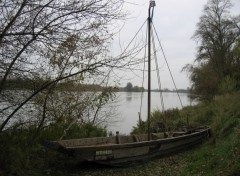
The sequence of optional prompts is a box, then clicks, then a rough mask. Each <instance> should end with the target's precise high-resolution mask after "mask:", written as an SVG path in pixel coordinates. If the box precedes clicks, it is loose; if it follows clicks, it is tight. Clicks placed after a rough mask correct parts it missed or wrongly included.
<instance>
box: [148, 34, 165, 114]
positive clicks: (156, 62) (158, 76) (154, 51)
mask: <svg viewBox="0 0 240 176" xmlns="http://www.w3.org/2000/svg"><path fill="white" fill-rule="evenodd" d="M151 32H152V33H153V30H151ZM152 44H153V53H154V59H155V65H156V71H157V79H158V87H159V93H160V100H161V105H162V112H164V110H165V108H164V101H163V94H162V91H161V89H162V88H161V87H162V86H161V77H160V73H159V67H158V61H157V50H156V45H155V40H154V36H153V35H152Z"/></svg>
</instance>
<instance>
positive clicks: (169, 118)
mask: <svg viewBox="0 0 240 176" xmlns="http://www.w3.org/2000/svg"><path fill="white" fill-rule="evenodd" d="M183 126H186V122H184V120H183V119H182V117H181V114H180V111H179V109H177V108H176V109H168V110H166V111H164V112H161V111H160V110H155V111H153V112H152V114H151V126H150V128H151V132H160V131H169V130H170V131H171V130H175V129H177V128H181V127H183ZM131 133H132V134H140V133H147V121H142V122H141V123H140V122H138V124H137V126H136V127H133V130H132V132H131Z"/></svg>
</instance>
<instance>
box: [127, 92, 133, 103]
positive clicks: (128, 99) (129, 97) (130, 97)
mask: <svg viewBox="0 0 240 176" xmlns="http://www.w3.org/2000/svg"><path fill="white" fill-rule="evenodd" d="M132 94H133V93H132V92H127V93H126V101H127V102H131V101H132Z"/></svg>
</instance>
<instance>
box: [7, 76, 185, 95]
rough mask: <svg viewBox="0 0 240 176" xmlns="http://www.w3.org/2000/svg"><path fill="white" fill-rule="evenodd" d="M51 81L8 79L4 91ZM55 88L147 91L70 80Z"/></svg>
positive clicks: (129, 85) (166, 90)
mask: <svg viewBox="0 0 240 176" xmlns="http://www.w3.org/2000/svg"><path fill="white" fill-rule="evenodd" d="M50 81H51V80H42V79H38V80H32V79H22V78H16V79H9V80H7V82H6V85H5V89H6V90H17V89H19V90H23V89H26V90H36V89H38V88H40V86H41V85H43V84H44V83H46V84H47V83H48V82H50ZM54 86H55V89H57V90H59V91H66V90H67V91H79V92H82V91H103V90H106V89H109V91H110V90H111V91H113V92H143V91H147V89H144V88H143V87H138V86H132V84H131V83H128V84H127V86H126V87H111V86H108V87H103V86H100V85H98V84H81V83H76V82H74V81H72V80H69V81H65V82H60V83H57V84H56V85H54ZM160 91H161V92H176V90H169V89H162V90H159V89H153V90H152V92H160ZM189 91H190V90H189V89H178V92H179V93H189Z"/></svg>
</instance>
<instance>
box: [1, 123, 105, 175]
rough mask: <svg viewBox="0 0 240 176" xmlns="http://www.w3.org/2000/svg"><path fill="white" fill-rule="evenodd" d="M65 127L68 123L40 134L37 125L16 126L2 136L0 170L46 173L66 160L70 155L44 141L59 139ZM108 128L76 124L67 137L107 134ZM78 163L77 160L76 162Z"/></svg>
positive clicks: (26, 173) (30, 173) (18, 173)
mask: <svg viewBox="0 0 240 176" xmlns="http://www.w3.org/2000/svg"><path fill="white" fill-rule="evenodd" d="M64 129H65V126H64V125H54V126H49V127H47V128H46V129H45V130H43V131H41V132H40V134H36V132H37V131H36V128H35V127H33V126H32V127H28V128H22V129H12V130H9V131H6V132H4V133H2V134H1V136H0V141H1V142H0V163H1V165H0V170H1V171H5V173H6V174H7V175H19V176H22V175H34V174H37V173H38V174H39V175H40V174H41V173H42V175H45V174H44V173H47V172H48V170H49V168H50V167H51V169H54V167H57V166H56V165H55V163H58V164H59V162H60V164H63V162H64V160H66V159H67V158H61V161H58V159H59V157H62V156H59V155H60V154H58V153H56V152H53V151H48V150H46V148H45V147H43V146H42V145H41V143H42V141H43V140H46V139H49V140H58V139H59V138H60V137H61V136H62V134H63V131H64ZM106 134H107V132H106V129H104V128H101V127H96V126H93V125H91V124H84V125H78V124H74V125H73V126H72V127H71V128H70V129H69V130H68V131H67V132H66V135H65V139H72V138H83V137H100V136H106ZM75 164H76V163H75Z"/></svg>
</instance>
